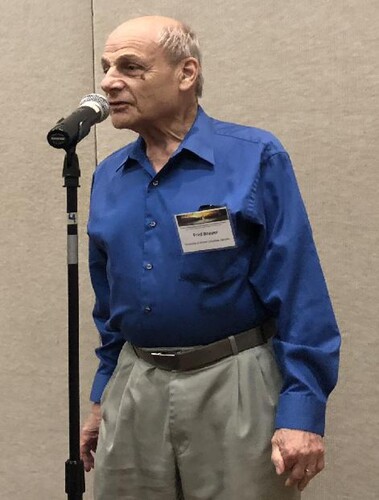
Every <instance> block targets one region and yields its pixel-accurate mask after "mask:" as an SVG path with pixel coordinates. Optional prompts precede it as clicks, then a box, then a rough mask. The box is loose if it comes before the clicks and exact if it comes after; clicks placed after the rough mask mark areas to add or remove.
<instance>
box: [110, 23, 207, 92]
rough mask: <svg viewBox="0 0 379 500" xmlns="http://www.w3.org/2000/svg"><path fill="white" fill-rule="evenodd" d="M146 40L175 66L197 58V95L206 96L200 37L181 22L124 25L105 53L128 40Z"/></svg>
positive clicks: (114, 35)
mask: <svg viewBox="0 0 379 500" xmlns="http://www.w3.org/2000/svg"><path fill="white" fill-rule="evenodd" d="M130 38H136V39H137V38H138V39H144V40H145V41H146V43H148V44H149V45H151V47H152V48H153V47H154V45H155V46H156V49H158V48H161V49H163V51H164V54H165V56H166V57H167V59H168V60H169V61H170V62H171V63H172V64H173V65H175V64H177V63H178V62H179V61H181V60H182V59H184V58H186V57H193V58H195V59H196V60H197V61H198V63H199V74H198V78H197V82H196V89H195V90H196V96H197V97H201V96H202V93H203V84H204V79H203V75H202V68H201V59H202V56H201V52H200V46H199V42H198V39H197V36H196V34H195V33H194V32H193V30H192V29H191V28H190V27H189V26H188V25H186V24H185V23H183V22H182V21H179V20H177V19H173V18H171V17H165V16H143V17H137V18H135V19H129V20H128V21H126V22H124V23H122V24H120V25H119V26H118V27H117V28H116V29H115V30H114V31H112V33H111V34H110V35H109V37H108V39H107V41H106V45H105V51H110V52H112V51H114V50H117V49H118V47H119V46H120V45H122V44H123V42H124V41H125V40H126V39H130Z"/></svg>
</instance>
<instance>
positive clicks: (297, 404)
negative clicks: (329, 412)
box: [275, 393, 326, 436]
mask: <svg viewBox="0 0 379 500" xmlns="http://www.w3.org/2000/svg"><path fill="white" fill-rule="evenodd" d="M325 412H326V403H323V402H321V401H319V400H317V399H316V398H315V397H312V396H307V395H302V394H294V393H290V394H289V393H287V394H281V395H280V396H279V403H278V409H277V412H276V419H275V428H276V429H297V430H302V431H308V432H314V433H315V434H319V435H320V436H323V435H324V432H325Z"/></svg>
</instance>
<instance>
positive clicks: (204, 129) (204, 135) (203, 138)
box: [117, 106, 215, 170]
mask: <svg viewBox="0 0 379 500" xmlns="http://www.w3.org/2000/svg"><path fill="white" fill-rule="evenodd" d="M183 150H187V151H191V152H192V153H194V154H195V155H196V156H198V157H199V158H202V159H203V160H205V161H206V162H208V163H210V164H211V165H214V164H215V160H214V148H213V124H212V118H210V117H209V116H208V115H207V114H206V113H205V112H204V110H203V109H202V107H201V106H199V108H198V111H197V115H196V119H195V121H194V123H193V125H192V127H191V128H190V129H189V131H188V132H187V134H186V136H185V137H184V139H183V141H182V142H181V144H180V145H179V147H178V149H177V150H176V151H175V153H174V154H173V157H175V156H177V155H178V154H179V153H180V152H181V151H183ZM143 158H145V145H144V140H143V139H142V137H141V136H139V137H138V139H137V140H136V141H134V142H133V143H132V144H131V145H130V147H129V148H128V153H127V156H126V157H125V158H124V159H123V161H122V163H121V164H120V165H119V167H118V168H117V170H119V169H120V168H121V167H125V168H128V167H129V166H130V165H132V164H133V160H137V161H138V162H140V163H141V160H142V159H143Z"/></svg>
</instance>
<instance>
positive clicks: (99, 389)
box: [90, 372, 112, 403]
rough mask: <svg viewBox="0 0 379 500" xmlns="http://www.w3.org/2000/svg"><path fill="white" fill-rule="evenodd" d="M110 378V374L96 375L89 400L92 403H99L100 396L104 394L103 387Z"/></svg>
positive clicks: (99, 373)
mask: <svg viewBox="0 0 379 500" xmlns="http://www.w3.org/2000/svg"><path fill="white" fill-rule="evenodd" d="M111 376H112V374H111V373H101V372H97V373H96V375H95V379H94V381H93V384H92V390H91V395H90V400H91V401H92V402H93V403H100V400H101V396H102V394H103V392H104V389H105V386H106V385H107V383H108V382H109V379H110V378H111Z"/></svg>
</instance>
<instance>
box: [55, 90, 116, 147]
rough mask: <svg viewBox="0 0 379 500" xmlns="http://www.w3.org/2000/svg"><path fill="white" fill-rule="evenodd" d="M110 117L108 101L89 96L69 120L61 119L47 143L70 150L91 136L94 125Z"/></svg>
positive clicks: (103, 98) (101, 97) (93, 95)
mask: <svg viewBox="0 0 379 500" xmlns="http://www.w3.org/2000/svg"><path fill="white" fill-rule="evenodd" d="M108 115H109V104H108V101H107V100H106V99H105V97H103V96H102V95H100V94H88V95H86V96H85V97H83V99H82V100H81V101H80V103H79V107H78V108H77V109H76V110H75V111H74V112H73V113H71V115H70V116H68V117H67V118H61V119H60V120H59V121H58V122H57V124H56V125H55V127H53V128H52V129H51V130H50V132H49V133H48V134H47V142H48V143H49V144H50V146H52V147H53V148H57V149H66V150H67V149H69V148H72V147H74V146H76V145H77V144H78V142H80V141H81V140H82V139H84V137H86V136H87V135H88V134H89V131H90V129H91V127H92V125H95V123H100V122H102V121H103V120H105V119H106V118H107V117H108Z"/></svg>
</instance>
